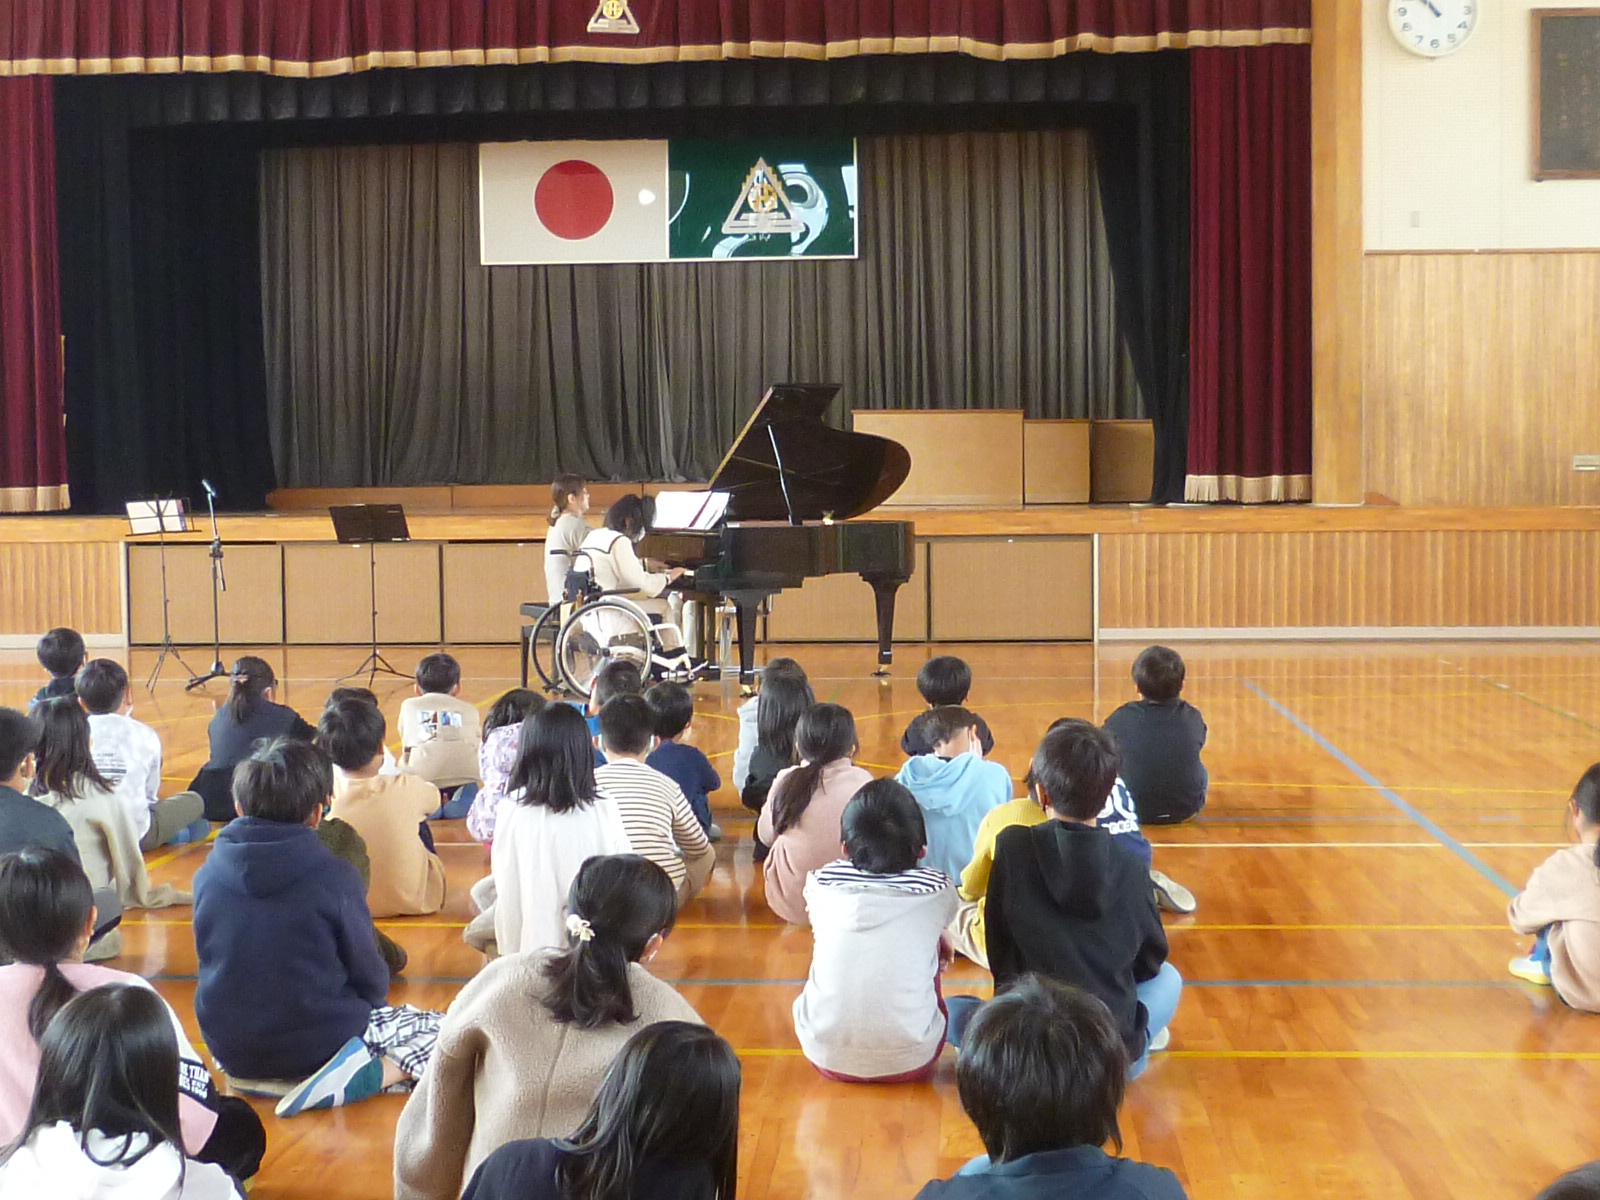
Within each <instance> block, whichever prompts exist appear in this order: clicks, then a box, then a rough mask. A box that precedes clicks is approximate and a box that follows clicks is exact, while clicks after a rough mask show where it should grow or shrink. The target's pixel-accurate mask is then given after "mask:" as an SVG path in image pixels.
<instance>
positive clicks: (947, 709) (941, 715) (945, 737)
mask: <svg viewBox="0 0 1600 1200" xmlns="http://www.w3.org/2000/svg"><path fill="white" fill-rule="evenodd" d="M920 720H921V721H922V730H923V732H924V733H925V734H927V737H928V744H929V745H931V746H942V745H944V744H945V743H946V742H948V741H949V740H950V739H951V738H953V737H955V736H956V734H958V733H960V732H961V731H962V730H963V729H972V728H974V727H976V726H977V724H978V718H977V717H975V716H973V714H972V713H971V712H970V711H969V710H967V709H965V708H961V707H960V706H959V705H955V704H943V705H940V706H939V707H938V708H930V709H929V710H928V711H927V712H925V713H923V714H922V716H921V718H920Z"/></svg>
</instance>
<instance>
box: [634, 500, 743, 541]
mask: <svg viewBox="0 0 1600 1200" xmlns="http://www.w3.org/2000/svg"><path fill="white" fill-rule="evenodd" d="M730 495H731V493H729V492H659V493H657V494H656V498H655V499H656V517H655V521H654V522H653V523H652V524H653V527H654V528H656V529H693V530H696V531H697V532H701V533H704V532H706V531H708V530H712V529H715V528H716V527H717V526H718V525H720V524H721V523H722V518H723V516H724V515H725V514H726V513H727V511H728V498H729V496H730Z"/></svg>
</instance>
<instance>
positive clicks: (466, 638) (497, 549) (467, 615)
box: [441, 542, 545, 645]
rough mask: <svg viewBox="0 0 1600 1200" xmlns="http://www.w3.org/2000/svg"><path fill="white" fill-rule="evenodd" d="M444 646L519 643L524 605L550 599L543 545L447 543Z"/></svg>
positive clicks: (444, 564)
mask: <svg viewBox="0 0 1600 1200" xmlns="http://www.w3.org/2000/svg"><path fill="white" fill-rule="evenodd" d="M442 554H443V558H442V563H441V570H442V572H443V581H444V588H443V593H444V640H445V641H446V642H448V643H450V644H452V645H462V644H471V643H474V642H486V643H500V642H509V643H515V642H516V641H517V631H518V630H519V629H521V627H522V623H523V621H524V620H525V619H526V618H524V617H523V616H522V615H521V614H520V613H519V612H518V608H519V606H520V605H523V604H528V603H533V602H536V601H541V600H543V599H544V598H545V586H544V543H543V542H446V543H445V545H444V547H443V551H442Z"/></svg>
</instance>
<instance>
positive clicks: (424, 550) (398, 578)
mask: <svg viewBox="0 0 1600 1200" xmlns="http://www.w3.org/2000/svg"><path fill="white" fill-rule="evenodd" d="M377 555H378V573H377V595H378V641H379V643H380V644H382V645H434V644H437V643H438V642H439V641H440V640H441V639H442V636H443V633H444V627H443V621H442V613H441V607H440V600H439V544H438V543H437V542H404V543H400V544H396V545H384V546H379V547H377ZM283 590H284V627H285V632H286V634H287V637H288V640H289V642H290V644H292V645H328V644H359V643H362V642H366V641H368V640H369V639H370V638H371V636H372V634H371V628H372V626H371V611H372V608H371V594H372V593H371V585H370V581H369V577H368V564H367V547H365V546H341V545H339V544H337V543H320V544H319V543H316V542H306V543H297V544H293V545H287V546H285V547H284V548H283ZM395 666H397V667H399V668H400V669H401V670H405V668H406V664H404V663H396V664H395Z"/></svg>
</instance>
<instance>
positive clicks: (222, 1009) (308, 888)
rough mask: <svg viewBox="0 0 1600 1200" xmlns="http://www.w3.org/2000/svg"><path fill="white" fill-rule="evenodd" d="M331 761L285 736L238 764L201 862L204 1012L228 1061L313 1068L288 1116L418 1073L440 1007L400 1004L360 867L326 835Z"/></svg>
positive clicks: (286, 1069)
mask: <svg viewBox="0 0 1600 1200" xmlns="http://www.w3.org/2000/svg"><path fill="white" fill-rule="evenodd" d="M332 794H333V763H332V761H331V760H330V759H329V758H328V755H327V752H326V751H324V750H323V749H321V748H320V747H318V746H315V745H313V744H311V743H309V742H303V741H295V740H292V739H288V738H279V739H277V740H275V741H273V742H271V743H269V744H267V745H265V746H263V747H260V748H258V749H257V750H256V751H255V752H254V753H253V754H252V755H251V756H250V757H249V758H247V759H246V760H245V761H244V762H242V763H240V764H239V767H238V769H237V770H236V771H235V772H234V777H233V799H234V806H235V808H236V810H237V811H238V814H239V818H238V820H236V821H233V822H231V823H230V824H229V825H227V826H226V827H225V828H224V829H223V830H222V831H221V832H220V833H219V834H218V835H217V840H216V844H215V845H214V846H213V848H212V851H211V856H210V857H209V858H208V859H207V860H206V862H205V864H204V865H203V866H202V867H201V868H200V869H199V870H198V871H197V872H195V877H194V940H195V952H196V955H197V957H198V959H199V968H200V969H199V973H200V982H199V986H198V988H197V989H196V991H195V1000H194V1008H195V1016H196V1017H197V1018H198V1019H199V1022H200V1031H201V1033H203V1034H204V1035H205V1039H206V1043H207V1045H208V1046H209V1048H210V1050H211V1053H212V1055H213V1056H214V1057H215V1058H216V1060H217V1062H218V1063H219V1064H221V1066H222V1068H223V1070H225V1071H227V1072H228V1073H229V1074H231V1075H239V1076H246V1077H250V1078H255V1079H273V1080H281V1079H301V1078H302V1077H305V1078H304V1079H303V1082H302V1083H300V1084H299V1085H298V1086H297V1087H295V1088H294V1089H293V1090H291V1091H290V1092H289V1093H288V1095H286V1096H284V1098H283V1100H282V1101H281V1102H280V1103H279V1105H278V1109H277V1112H278V1115H279V1116H280V1117H292V1116H294V1115H295V1114H297V1113H300V1112H303V1111H306V1110H308V1109H313V1108H332V1107H333V1106H335V1105H339V1104H351V1103H354V1102H355V1101H357V1100H364V1099H366V1098H367V1097H369V1096H374V1095H376V1094H377V1093H378V1092H379V1091H381V1090H383V1089H384V1088H386V1087H392V1086H395V1085H398V1084H402V1083H405V1082H406V1081H408V1080H414V1079H416V1078H417V1077H418V1076H420V1075H421V1074H422V1072H423V1070H424V1069H425V1068H426V1067H427V1065H428V1059H429V1058H430V1057H431V1056H432V1054H433V1046H434V1042H435V1041H436V1040H437V1039H438V1034H439V1021H440V1018H441V1015H442V1014H440V1013H435V1012H424V1011H422V1010H420V1009H416V1008H412V1007H411V1006H409V1005H401V1006H398V1007H391V1006H389V1005H388V1004H387V1003H386V1001H387V998H388V991H389V968H388V967H387V966H386V965H385V963H384V960H383V955H382V954H381V953H380V952H379V949H378V942H377V939H376V938H375V937H374V936H373V926H372V916H371V914H370V912H368V910H367V898H366V888H365V886H364V885H363V884H362V882H361V877H360V876H359V875H358V874H357V873H356V869H355V868H354V867H353V866H351V865H350V864H349V863H348V862H345V861H344V860H342V859H339V858H336V857H334V855H333V854H332V853H331V852H330V851H328V850H327V849H326V848H324V847H323V845H322V843H321V842H320V841H319V840H318V838H317V833H316V830H317V826H318V825H320V824H321V822H322V817H323V814H324V812H325V811H326V806H327V805H328V803H329V801H330V799H331V797H332Z"/></svg>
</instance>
